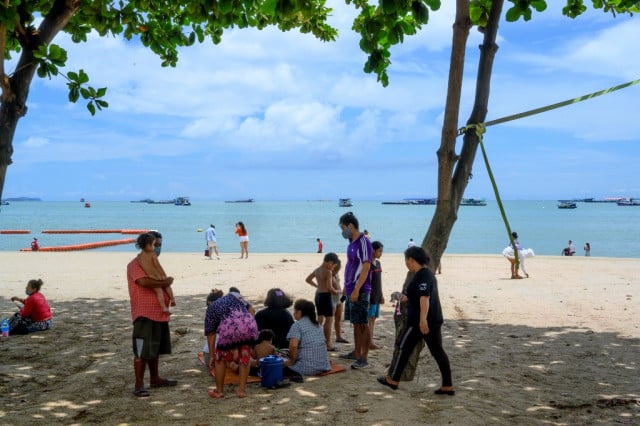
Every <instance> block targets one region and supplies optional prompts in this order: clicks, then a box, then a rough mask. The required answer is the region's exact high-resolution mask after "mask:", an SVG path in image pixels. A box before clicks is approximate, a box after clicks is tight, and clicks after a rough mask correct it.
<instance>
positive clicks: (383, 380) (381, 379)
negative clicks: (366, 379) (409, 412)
mask: <svg viewBox="0 0 640 426" xmlns="http://www.w3.org/2000/svg"><path fill="white" fill-rule="evenodd" d="M376 380H377V381H378V383H380V384H381V385H385V386H389V387H390V388H391V389H393V390H397V389H398V385H394V384H393V383H389V382H387V378H386V377H385V376H378V377H377V378H376Z"/></svg>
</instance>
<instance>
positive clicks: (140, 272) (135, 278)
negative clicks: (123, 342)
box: [127, 256, 178, 397]
mask: <svg viewBox="0 0 640 426" xmlns="http://www.w3.org/2000/svg"><path fill="white" fill-rule="evenodd" d="M127 282H128V287H129V301H130V305H131V321H132V323H133V333H132V343H133V356H134V359H133V368H134V373H135V387H134V390H133V394H134V395H135V396H137V397H147V396H149V391H147V389H146V388H145V387H144V374H145V370H146V369H147V366H148V367H149V375H150V387H152V388H157V387H167V386H176V385H177V384H178V382H177V381H176V380H172V379H163V378H161V377H160V374H159V360H160V355H165V354H170V353H171V335H170V332H169V314H168V313H166V312H163V311H162V308H161V307H160V305H159V304H158V302H157V299H156V293H155V291H154V290H153V289H154V288H158V287H161V288H166V287H168V286H170V285H171V284H172V283H173V277H167V278H165V279H163V280H156V279H153V278H151V277H149V276H148V275H147V273H146V272H145V271H144V269H142V266H141V265H140V262H139V261H138V257H137V256H136V257H135V258H134V259H133V260H132V261H131V262H129V264H128V265H127ZM165 295H166V293H165ZM168 303H169V296H168V295H166V296H165V304H168Z"/></svg>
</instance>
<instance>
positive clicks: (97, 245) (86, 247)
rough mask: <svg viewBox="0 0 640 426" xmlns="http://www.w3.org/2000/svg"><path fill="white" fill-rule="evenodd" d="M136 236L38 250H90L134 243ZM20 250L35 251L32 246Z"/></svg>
mask: <svg viewBox="0 0 640 426" xmlns="http://www.w3.org/2000/svg"><path fill="white" fill-rule="evenodd" d="M135 242H136V240H135V238H124V239H121V240H109V241H97V242H95V243H84V244H70V245H66V246H51V247H40V248H39V249H38V250H37V251H78V250H90V249H96V248H101V247H109V246H117V245H120V244H132V243H135ZM20 251H33V250H31V248H23V249H20Z"/></svg>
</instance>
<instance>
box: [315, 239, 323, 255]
mask: <svg viewBox="0 0 640 426" xmlns="http://www.w3.org/2000/svg"><path fill="white" fill-rule="evenodd" d="M316 241H317V242H318V253H322V247H323V245H322V240H321V239H320V238H316Z"/></svg>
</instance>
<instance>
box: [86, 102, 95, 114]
mask: <svg viewBox="0 0 640 426" xmlns="http://www.w3.org/2000/svg"><path fill="white" fill-rule="evenodd" d="M87 109H88V110H89V112H90V113H91V115H96V107H95V105H93V102H89V103H88V104H87Z"/></svg>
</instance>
